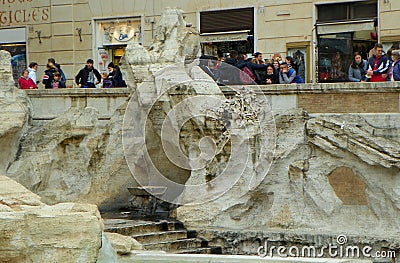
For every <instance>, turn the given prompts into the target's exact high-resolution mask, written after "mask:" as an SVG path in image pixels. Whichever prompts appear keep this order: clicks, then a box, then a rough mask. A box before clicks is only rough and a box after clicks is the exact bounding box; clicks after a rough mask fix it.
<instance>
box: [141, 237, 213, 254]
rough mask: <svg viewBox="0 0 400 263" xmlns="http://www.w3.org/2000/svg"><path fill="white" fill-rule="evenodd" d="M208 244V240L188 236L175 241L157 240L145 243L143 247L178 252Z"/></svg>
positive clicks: (203, 246)
mask: <svg viewBox="0 0 400 263" xmlns="http://www.w3.org/2000/svg"><path fill="white" fill-rule="evenodd" d="M207 246H208V242H207V241H206V240H202V239H198V238H187V239H180V240H174V241H165V242H157V243H150V244H145V245H143V247H144V248H145V249H150V250H161V251H167V252H169V251H172V252H174V253H176V252H177V251H181V250H189V249H196V248H205V247H207Z"/></svg>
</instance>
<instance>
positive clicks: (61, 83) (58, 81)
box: [51, 72, 66, 89]
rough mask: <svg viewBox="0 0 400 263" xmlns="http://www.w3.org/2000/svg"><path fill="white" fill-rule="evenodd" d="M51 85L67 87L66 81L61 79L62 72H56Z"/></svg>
mask: <svg viewBox="0 0 400 263" xmlns="http://www.w3.org/2000/svg"><path fill="white" fill-rule="evenodd" d="M51 87H52V88H53V89H65V88H66V86H65V82H64V81H62V80H61V74H60V72H56V73H55V74H54V80H53V81H52V82H51Z"/></svg>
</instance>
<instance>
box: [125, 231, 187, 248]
mask: <svg viewBox="0 0 400 263" xmlns="http://www.w3.org/2000/svg"><path fill="white" fill-rule="evenodd" d="M131 237H133V238H134V239H136V240H137V241H138V242H140V243H141V244H143V245H145V244H150V243H157V242H166V241H173V240H178V239H185V238H188V232H187V231H186V230H173V231H163V232H150V233H142V234H137V235H132V236H131Z"/></svg>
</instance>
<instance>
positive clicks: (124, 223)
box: [104, 219, 184, 236]
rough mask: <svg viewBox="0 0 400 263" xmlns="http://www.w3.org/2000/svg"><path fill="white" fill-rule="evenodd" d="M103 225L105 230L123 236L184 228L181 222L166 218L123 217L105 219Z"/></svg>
mask: <svg viewBox="0 0 400 263" xmlns="http://www.w3.org/2000/svg"><path fill="white" fill-rule="evenodd" d="M104 227H105V231H106V232H112V233H118V234H121V235H124V236H132V235H140V234H144V233H154V232H163V231H178V230H183V229H184V227H183V224H182V223H181V222H176V221H167V220H160V221H158V222H153V221H140V220H125V219H105V220H104Z"/></svg>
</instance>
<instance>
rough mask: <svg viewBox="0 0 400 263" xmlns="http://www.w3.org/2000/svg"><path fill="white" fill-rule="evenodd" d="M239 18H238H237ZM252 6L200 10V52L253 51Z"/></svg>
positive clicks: (215, 53) (213, 53) (209, 53)
mask: <svg viewBox="0 0 400 263" xmlns="http://www.w3.org/2000/svg"><path fill="white" fill-rule="evenodd" d="M238 18H240V19H238ZM253 31H254V8H252V7H250V8H239V9H227V10H217V11H204V12H200V33H201V45H202V54H206V55H211V56H216V57H217V56H218V57H224V56H226V55H227V54H229V53H230V52H231V51H232V50H236V51H238V52H239V53H242V54H248V53H254V36H253V34H254V33H253Z"/></svg>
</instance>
